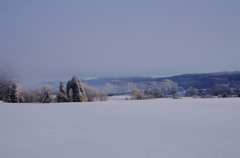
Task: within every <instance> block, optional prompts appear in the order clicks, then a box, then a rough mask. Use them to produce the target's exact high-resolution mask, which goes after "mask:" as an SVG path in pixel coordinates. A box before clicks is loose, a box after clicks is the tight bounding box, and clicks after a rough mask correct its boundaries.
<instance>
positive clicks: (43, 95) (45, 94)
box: [40, 85, 52, 103]
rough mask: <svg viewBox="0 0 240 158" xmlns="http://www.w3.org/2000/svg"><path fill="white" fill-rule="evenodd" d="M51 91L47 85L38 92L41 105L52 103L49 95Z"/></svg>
mask: <svg viewBox="0 0 240 158" xmlns="http://www.w3.org/2000/svg"><path fill="white" fill-rule="evenodd" d="M51 91H52V87H50V86H49V85H43V86H42V90H41V92H40V100H41V102H42V103H51V102H52V96H51V95H50V93H51Z"/></svg>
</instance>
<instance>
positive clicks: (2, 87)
mask: <svg viewBox="0 0 240 158" xmlns="http://www.w3.org/2000/svg"><path fill="white" fill-rule="evenodd" d="M3 72H4V71H0V100H4V101H6V102H9V103H38V102H39V103H50V102H92V101H106V100H107V99H108V96H107V94H105V93H104V92H101V91H98V90H96V89H93V88H91V87H89V86H87V85H83V84H82V83H81V82H80V80H79V79H78V78H77V77H76V76H73V78H72V79H71V80H70V81H68V83H67V87H66V90H65V88H64V85H63V83H62V82H60V86H59V92H58V94H57V96H56V97H54V95H53V90H52V87H50V86H49V85H43V86H42V87H41V89H39V90H28V89H21V88H19V87H18V86H17V83H16V80H15V78H13V76H10V77H9V76H7V75H5V73H3Z"/></svg>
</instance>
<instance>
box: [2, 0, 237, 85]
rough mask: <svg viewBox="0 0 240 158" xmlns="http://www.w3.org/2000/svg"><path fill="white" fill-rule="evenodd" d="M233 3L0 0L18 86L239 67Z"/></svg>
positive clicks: (5, 56)
mask: <svg viewBox="0 0 240 158" xmlns="http://www.w3.org/2000/svg"><path fill="white" fill-rule="evenodd" d="M239 8H240V1H239V0H224V1H223V0H181V1H179V0H172V1H170V0H162V1H161V0H145V1H143V0H121V1H114V0H109V1H107V0H98V1H96V0H92V1H87V0H86V1H83V0H76V1H61V0H56V1H53V0H41V1H40V0H39V1H32V0H28V1H26V0H21V1H18V0H16V1H14V0H0V21H1V22H0V23H1V25H0V34H1V36H0V60H2V61H7V62H10V63H11V64H13V65H14V66H15V67H16V68H17V69H18V72H19V74H20V77H21V80H22V81H23V82H39V81H51V80H55V79H59V80H64V79H70V78H71V77H72V76H73V75H77V76H78V77H80V78H87V77H116V76H117V77H127V76H168V75H178V74H183V73H202V72H216V71H226V70H227V71H234V70H240V63H239V59H240V9H239Z"/></svg>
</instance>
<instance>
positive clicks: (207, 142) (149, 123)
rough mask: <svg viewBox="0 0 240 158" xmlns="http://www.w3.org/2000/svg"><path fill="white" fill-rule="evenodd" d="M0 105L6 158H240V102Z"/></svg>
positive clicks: (0, 142)
mask: <svg viewBox="0 0 240 158" xmlns="http://www.w3.org/2000/svg"><path fill="white" fill-rule="evenodd" d="M124 98H125V97H113V98H110V100H109V101H107V102H93V103H59V104H57V103H52V104H10V103H1V104H0V157H2V158H9V157H10V158H16V157H19V158H28V157H31V158H32V157H34V158H38V157H39V158H40V157H41V158H42V157H44V158H48V157H49V158H52V157H62V158H65V157H71V158H72V157H77V158H79V157H81V158H88V157H89V158H94V157H96V158H156V157H164V158H165V157H167V158H178V157H182V158H194V157H196V158H226V157H229V158H239V157H240V99H239V98H232V99H229V98H227V99H218V98H216V99H190V98H184V99H178V100H173V99H155V100H143V101H132V100H128V101H126V100H124Z"/></svg>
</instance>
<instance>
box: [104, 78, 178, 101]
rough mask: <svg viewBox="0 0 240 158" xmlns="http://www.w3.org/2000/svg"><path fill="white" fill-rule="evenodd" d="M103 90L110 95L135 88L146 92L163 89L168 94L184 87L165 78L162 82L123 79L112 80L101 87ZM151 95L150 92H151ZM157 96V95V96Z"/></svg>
mask: <svg viewBox="0 0 240 158" xmlns="http://www.w3.org/2000/svg"><path fill="white" fill-rule="evenodd" d="M100 88H101V89H103V91H104V92H105V93H107V94H109V95H113V94H122V93H126V92H131V91H133V90H135V89H139V90H140V91H145V90H146V93H148V92H149V93H155V92H154V91H159V90H160V91H161V92H162V93H164V94H166V95H173V94H175V93H176V92H178V91H181V90H182V88H181V87H179V86H178V84H177V83H175V82H172V81H171V80H168V79H166V80H163V81H161V82H155V81H153V82H138V83H133V82H123V81H112V82H111V83H106V84H104V86H103V87H100ZM149 95H150V94H149ZM155 97H156V96H155Z"/></svg>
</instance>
